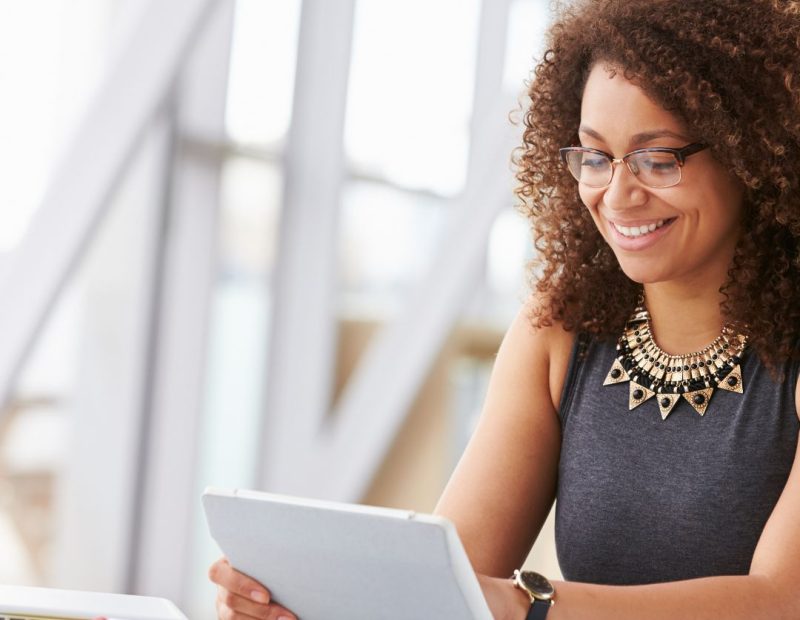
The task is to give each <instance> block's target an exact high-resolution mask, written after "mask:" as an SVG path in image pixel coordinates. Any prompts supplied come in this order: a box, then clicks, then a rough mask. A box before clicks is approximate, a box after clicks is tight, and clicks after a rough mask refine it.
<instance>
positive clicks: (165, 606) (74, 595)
mask: <svg viewBox="0 0 800 620" xmlns="http://www.w3.org/2000/svg"><path fill="white" fill-rule="evenodd" d="M100 616H102V617H104V618H108V620H186V616H184V615H183V614H182V613H181V612H180V611H179V610H178V608H177V607H175V605H173V604H172V603H171V602H169V601H168V600H166V599H163V598H153V597H149V596H129V595H125V594H106V593H101V592H79V591H77V590H54V589H52V588H30V587H23V586H3V585H0V620H93V618H97V617H100Z"/></svg>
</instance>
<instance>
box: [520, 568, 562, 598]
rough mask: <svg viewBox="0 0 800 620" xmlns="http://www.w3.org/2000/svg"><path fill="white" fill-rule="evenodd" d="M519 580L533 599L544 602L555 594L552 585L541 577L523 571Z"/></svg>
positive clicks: (531, 572) (537, 574) (528, 571)
mask: <svg viewBox="0 0 800 620" xmlns="http://www.w3.org/2000/svg"><path fill="white" fill-rule="evenodd" d="M519 580H520V581H521V582H522V585H523V586H525V589H526V590H527V591H528V592H530V594H531V596H533V597H534V598H537V599H540V600H544V601H547V600H550V599H551V598H553V594H554V593H555V591H554V590H553V585H552V584H551V583H550V582H549V581H548V580H547V578H546V577H544V576H543V575H540V574H539V573H534V572H533V571H530V570H524V571H521V572H520V574H519Z"/></svg>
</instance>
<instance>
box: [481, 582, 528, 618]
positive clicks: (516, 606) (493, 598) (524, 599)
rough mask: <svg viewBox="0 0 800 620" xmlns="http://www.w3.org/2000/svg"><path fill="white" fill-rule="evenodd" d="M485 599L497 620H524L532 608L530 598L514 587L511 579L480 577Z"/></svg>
mask: <svg viewBox="0 0 800 620" xmlns="http://www.w3.org/2000/svg"><path fill="white" fill-rule="evenodd" d="M478 583H479V584H480V586H481V590H483V597H484V598H485V599H486V602H487V603H488V604H489V610H490V611H491V612H492V616H494V619H495V620H523V619H524V618H525V616H526V614H527V613H528V609H529V608H530V605H531V603H530V597H528V595H527V594H525V593H524V592H523V591H522V590H519V589H517V588H515V587H514V585H513V584H512V583H511V580H510V579H507V578H502V577H487V576H486V575H478Z"/></svg>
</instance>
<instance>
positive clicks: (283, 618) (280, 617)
mask: <svg viewBox="0 0 800 620" xmlns="http://www.w3.org/2000/svg"><path fill="white" fill-rule="evenodd" d="M278 620H292V619H291V618H290V617H289V616H278Z"/></svg>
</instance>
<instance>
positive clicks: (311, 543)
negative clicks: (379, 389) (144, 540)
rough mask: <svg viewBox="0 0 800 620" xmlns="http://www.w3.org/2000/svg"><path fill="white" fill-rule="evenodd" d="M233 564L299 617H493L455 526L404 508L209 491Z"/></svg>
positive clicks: (217, 532)
mask: <svg viewBox="0 0 800 620" xmlns="http://www.w3.org/2000/svg"><path fill="white" fill-rule="evenodd" d="M203 505H204V508H205V512H206V518H207V520H208V524H209V529H210V530H211V536H212V537H213V538H214V540H216V541H217V543H218V544H219V546H220V548H221V549H222V552H223V553H224V554H225V555H226V556H227V557H228V559H229V560H230V562H231V564H232V565H233V566H234V567H235V568H236V569H238V570H240V571H241V572H243V573H245V574H247V575H250V576H251V577H253V578H254V579H256V580H257V581H259V582H261V583H263V584H264V585H265V586H266V587H267V588H269V590H270V591H271V592H272V596H273V598H274V599H275V601H277V602H279V603H281V604H282V605H284V606H286V607H287V608H288V609H291V610H292V611H293V612H294V613H295V614H297V616H298V617H300V618H302V620H352V619H353V618H359V619H361V618H370V619H371V618H376V619H377V618H380V619H381V620H408V619H409V618H414V619H415V620H425V619H427V618H430V619H436V620H444V619H448V620H449V619H451V618H452V619H458V620H462V619H463V620H469V619H474V620H491V619H492V615H491V612H490V611H489V607H488V606H487V604H486V601H485V599H484V598H483V593H482V592H481V589H480V586H479V585H478V580H477V578H476V576H475V573H474V572H473V570H472V566H471V565H470V563H469V560H468V559H467V554H466V553H465V552H464V548H463V546H462V545H461V541H460V540H459V538H458V535H457V534H456V529H455V527H454V526H453V524H452V523H450V522H449V521H447V520H446V519H443V518H440V517H435V516H430V515H421V514H417V513H414V512H408V511H404V510H393V509H388V508H374V507H369V506H360V505H354V504H342V503H334V502H326V501H320V500H309V499H301V498H296V497H287V496H285V495H274V494H270V493H259V492H255V491H242V490H230V491H225V490H219V489H207V490H206V492H205V493H204V494H203Z"/></svg>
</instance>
